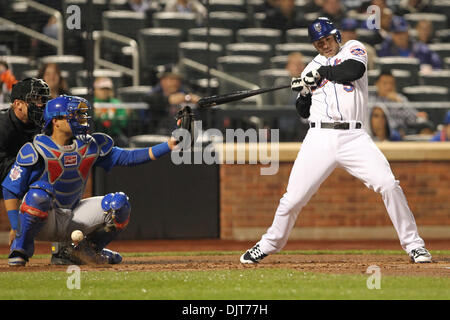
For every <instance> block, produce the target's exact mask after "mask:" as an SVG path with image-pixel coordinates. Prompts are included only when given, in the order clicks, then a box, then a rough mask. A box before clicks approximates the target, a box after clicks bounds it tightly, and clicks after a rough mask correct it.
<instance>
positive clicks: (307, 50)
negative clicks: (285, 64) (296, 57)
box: [275, 43, 317, 57]
mask: <svg viewBox="0 0 450 320" xmlns="http://www.w3.org/2000/svg"><path fill="white" fill-rule="evenodd" d="M292 52H300V53H301V54H303V55H304V56H310V57H315V56H316V55H317V50H316V49H315V48H314V46H313V45H312V44H310V43H282V44H277V45H276V46H275V53H276V55H280V56H282V55H288V54H290V53H292Z"/></svg>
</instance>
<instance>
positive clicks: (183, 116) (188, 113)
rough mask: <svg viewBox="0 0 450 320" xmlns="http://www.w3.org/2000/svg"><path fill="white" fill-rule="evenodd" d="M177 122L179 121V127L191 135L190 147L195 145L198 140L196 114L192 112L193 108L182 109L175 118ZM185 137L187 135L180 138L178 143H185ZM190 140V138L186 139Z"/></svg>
mask: <svg viewBox="0 0 450 320" xmlns="http://www.w3.org/2000/svg"><path fill="white" fill-rule="evenodd" d="M175 120H176V121H177V126H178V127H180V128H181V129H185V130H186V131H187V132H189V134H190V137H189V138H190V146H191V147H192V146H193V145H194V142H195V140H196V138H197V137H196V135H195V116H194V112H193V111H192V109H191V107H189V106H184V107H183V108H181V109H180V110H179V111H178V112H177V114H176V116H175ZM183 137H185V135H181V136H180V137H179V138H178V143H180V142H182V141H183ZM186 138H188V137H186ZM185 147H187V142H186V144H185Z"/></svg>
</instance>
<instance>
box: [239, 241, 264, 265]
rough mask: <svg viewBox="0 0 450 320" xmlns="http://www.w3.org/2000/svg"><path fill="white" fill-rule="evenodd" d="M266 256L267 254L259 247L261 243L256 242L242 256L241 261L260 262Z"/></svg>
mask: <svg viewBox="0 0 450 320" xmlns="http://www.w3.org/2000/svg"><path fill="white" fill-rule="evenodd" d="M265 257H267V254H265V253H263V252H262V251H261V249H259V244H256V245H255V246H254V247H253V248H251V249H249V250H247V251H246V252H245V253H244V254H243V255H242V256H241V258H240V261H241V263H258V262H260V261H261V260H262V259H264V258H265Z"/></svg>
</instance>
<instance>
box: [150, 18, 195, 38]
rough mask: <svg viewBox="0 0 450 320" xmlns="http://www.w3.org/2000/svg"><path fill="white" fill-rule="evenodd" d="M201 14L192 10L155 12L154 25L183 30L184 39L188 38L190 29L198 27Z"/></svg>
mask: <svg viewBox="0 0 450 320" xmlns="http://www.w3.org/2000/svg"><path fill="white" fill-rule="evenodd" d="M198 18H199V16H198V15H197V14H195V13H191V12H157V13H154V14H153V18H152V19H153V27H155V28H175V29H180V30H182V31H183V35H182V40H187V35H188V30H189V29H192V28H195V27H197V19H198Z"/></svg>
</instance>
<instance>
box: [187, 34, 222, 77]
mask: <svg viewBox="0 0 450 320" xmlns="http://www.w3.org/2000/svg"><path fill="white" fill-rule="evenodd" d="M178 47H179V54H180V59H181V58H188V59H191V60H194V61H196V62H198V63H201V64H204V65H207V66H209V67H211V68H216V65H217V58H218V57H220V56H221V55H222V46H221V45H219V44H216V43H211V44H210V45H209V46H208V43H207V42H198V41H189V42H180V44H179V46H178ZM182 72H183V73H184V74H185V76H186V79H189V80H194V79H201V78H204V77H205V74H204V73H201V72H198V71H196V70H193V69H192V68H189V67H185V66H182Z"/></svg>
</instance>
